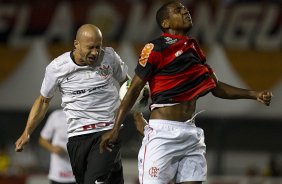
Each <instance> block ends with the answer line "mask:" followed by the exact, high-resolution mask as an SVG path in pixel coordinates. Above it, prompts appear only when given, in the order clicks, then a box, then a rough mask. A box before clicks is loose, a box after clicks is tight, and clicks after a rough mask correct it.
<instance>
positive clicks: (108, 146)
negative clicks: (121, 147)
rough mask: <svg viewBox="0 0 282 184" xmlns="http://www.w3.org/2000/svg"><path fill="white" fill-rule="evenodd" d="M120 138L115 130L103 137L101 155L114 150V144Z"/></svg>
mask: <svg viewBox="0 0 282 184" xmlns="http://www.w3.org/2000/svg"><path fill="white" fill-rule="evenodd" d="M117 137H118V131H115V130H114V129H112V130H110V131H108V132H106V133H105V134H103V135H102V136H101V142H100V153H103V152H104V151H105V150H108V151H110V152H111V151H112V148H113V147H114V144H113V143H114V142H115V141H116V140H117Z"/></svg>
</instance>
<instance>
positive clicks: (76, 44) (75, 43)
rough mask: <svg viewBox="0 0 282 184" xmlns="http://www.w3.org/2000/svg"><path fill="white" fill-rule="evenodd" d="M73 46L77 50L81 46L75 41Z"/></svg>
mask: <svg viewBox="0 0 282 184" xmlns="http://www.w3.org/2000/svg"><path fill="white" fill-rule="evenodd" d="M73 45H74V47H75V48H76V49H77V47H78V46H79V41H78V40H74V42H73Z"/></svg>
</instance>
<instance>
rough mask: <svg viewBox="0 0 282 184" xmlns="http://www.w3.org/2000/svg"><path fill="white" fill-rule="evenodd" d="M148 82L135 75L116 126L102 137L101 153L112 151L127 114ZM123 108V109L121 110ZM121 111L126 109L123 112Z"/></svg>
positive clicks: (118, 112)
mask: <svg viewBox="0 0 282 184" xmlns="http://www.w3.org/2000/svg"><path fill="white" fill-rule="evenodd" d="M145 84H146V81H143V80H142V79H141V78H140V77H138V76H137V75H135V76H134V77H133V79H132V82H131V85H130V88H129V89H128V91H127V93H126V95H125V96H124V98H123V100H122V101H121V104H120V107H119V109H118V111H117V114H116V119H115V125H114V127H113V129H112V130H110V131H108V132H107V133H105V134H104V135H102V137H101V143H100V152H101V153H102V152H103V151H104V150H108V151H111V146H112V145H111V142H114V141H115V140H116V139H117V137H118V133H119V130H120V127H121V124H122V122H123V121H124V119H125V117H126V115H127V113H128V112H129V111H130V109H131V108H132V106H133V105H134V103H135V101H136V99H137V97H138V96H139V93H140V91H141V90H142V89H143V87H144V86H145ZM121 107H123V108H121ZM121 109H124V110H123V111H122V110H121Z"/></svg>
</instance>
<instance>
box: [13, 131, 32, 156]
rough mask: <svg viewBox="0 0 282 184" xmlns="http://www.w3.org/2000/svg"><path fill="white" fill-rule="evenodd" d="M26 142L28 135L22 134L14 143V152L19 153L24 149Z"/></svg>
mask: <svg viewBox="0 0 282 184" xmlns="http://www.w3.org/2000/svg"><path fill="white" fill-rule="evenodd" d="M28 141H29V134H27V133H25V132H24V133H23V134H22V135H21V137H20V138H19V139H18V140H17V142H16V143H15V145H16V148H15V151H16V152H21V151H22V150H23V149H24V146H25V145H26V144H27V143H28Z"/></svg>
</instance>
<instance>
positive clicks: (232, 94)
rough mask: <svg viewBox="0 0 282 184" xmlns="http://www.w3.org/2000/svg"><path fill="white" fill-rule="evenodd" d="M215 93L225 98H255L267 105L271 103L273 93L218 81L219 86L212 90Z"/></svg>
mask: <svg viewBox="0 0 282 184" xmlns="http://www.w3.org/2000/svg"><path fill="white" fill-rule="evenodd" d="M212 93H213V95H214V96H216V97H219V98H224V99H254V100H257V101H259V102H261V103H263V104H265V105H267V106H268V105H270V102H271V98H272V93H271V92H270V91H267V90H264V91H254V90H247V89H242V88H237V87H234V86H231V85H228V84H226V83H223V82H220V81H218V83H217V87H216V88H215V89H214V90H213V91H212Z"/></svg>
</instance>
